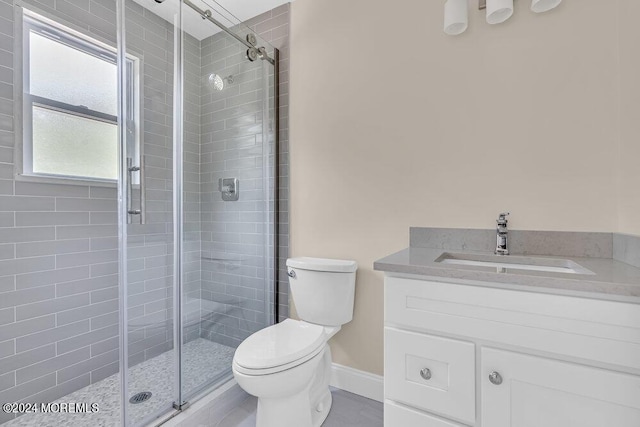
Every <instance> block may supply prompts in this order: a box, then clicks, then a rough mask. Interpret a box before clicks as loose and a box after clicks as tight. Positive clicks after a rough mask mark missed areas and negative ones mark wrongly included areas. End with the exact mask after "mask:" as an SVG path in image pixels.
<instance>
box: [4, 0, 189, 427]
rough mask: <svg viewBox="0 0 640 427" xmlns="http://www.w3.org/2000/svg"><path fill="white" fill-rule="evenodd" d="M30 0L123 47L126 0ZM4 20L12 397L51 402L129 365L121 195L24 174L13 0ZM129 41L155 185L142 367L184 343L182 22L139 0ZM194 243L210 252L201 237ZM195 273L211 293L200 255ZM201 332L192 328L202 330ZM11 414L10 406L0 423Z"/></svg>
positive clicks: (140, 319) (139, 319)
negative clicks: (178, 287) (18, 151)
mask: <svg viewBox="0 0 640 427" xmlns="http://www.w3.org/2000/svg"><path fill="white" fill-rule="evenodd" d="M23 4H24V6H25V7H27V8H29V9H31V10H33V11H35V12H38V13H40V14H42V15H44V16H46V17H50V18H52V19H54V20H56V21H58V22H60V23H61V24H63V25H66V26H68V27H70V28H72V29H76V30H78V31H81V32H83V33H85V34H87V35H89V36H91V37H94V38H96V39H99V40H101V41H104V42H106V43H109V44H111V45H115V32H116V28H115V22H116V15H115V2H114V1H104V0H100V1H94V0H83V1H75V0H74V1H69V2H67V1H65V0H56V1H55V2H53V1H42V2H37V1H35V0H33V1H31V0H29V1H28V2H25V3H23ZM0 17H1V18H2V19H1V22H0V80H1V82H0V97H1V98H0V401H2V402H12V401H17V400H27V401H51V400H53V399H56V398H59V397H61V396H63V395H66V394H67V393H70V392H72V391H74V390H77V389H78V388H81V387H84V386H86V385H88V384H90V383H93V382H96V381H99V380H101V379H102V378H104V377H106V376H109V375H111V374H113V373H115V372H117V371H118V286H117V285H118V276H117V271H118V263H117V256H118V253H117V237H116V236H117V217H116V206H117V204H116V191H115V188H114V187H101V186H84V185H68V184H67V183H66V182H65V181H63V180H61V181H59V183H56V184H44V183H34V182H25V181H16V180H15V179H14V143H15V141H14V122H13V114H14V113H13V100H14V96H15V95H14V87H13V83H14V82H13V76H14V69H13V67H14V62H13V61H14V51H13V50H14V45H13V43H14V40H13V24H14V4H13V3H12V2H1V3H0ZM127 42H128V47H129V48H130V53H132V54H134V55H136V56H138V57H140V59H141V60H142V62H143V64H144V65H143V76H142V82H143V93H142V100H143V101H142V104H143V110H142V116H143V117H142V120H143V126H144V136H143V141H144V153H145V163H146V173H145V176H146V184H147V224H146V225H144V226H141V225H132V226H130V242H129V243H130V245H129V247H130V251H129V279H130V286H129V289H130V291H129V294H130V295H129V306H130V309H129V316H130V325H129V328H128V329H129V334H128V335H129V336H128V339H129V344H130V347H129V348H130V363H131V364H135V363H138V362H141V361H143V360H145V359H148V358H150V357H153V356H155V355H157V354H158V353H161V352H163V351H165V350H167V349H168V348H170V347H171V346H172V335H171V327H170V322H169V320H170V318H171V316H172V313H171V307H172V301H171V298H170V287H171V286H172V271H171V265H172V263H173V260H172V256H171V253H172V237H171V236H172V233H173V230H172V214H171V212H172V204H171V190H172V148H171V147H172V125H171V124H172V120H173V118H172V108H173V107H172V103H173V99H172V97H171V92H172V82H173V48H172V46H173V29H172V27H171V26H170V25H169V24H168V23H167V22H165V21H163V20H161V19H160V18H158V17H157V16H155V15H153V14H150V13H149V12H147V11H146V10H144V9H143V8H141V7H140V6H138V5H137V4H135V3H133V2H128V3H127ZM185 49H186V50H187V52H189V53H190V54H188V55H187V56H188V58H187V62H186V64H185V69H186V74H187V77H186V80H187V84H186V85H185V86H186V91H187V97H188V98H189V97H190V99H191V100H192V101H193V99H194V96H195V97H196V98H197V97H198V94H199V90H198V88H197V86H198V84H199V81H198V80H197V79H198V75H199V70H200V62H199V41H197V40H195V39H193V38H190V36H188V37H187V40H186V42H185ZM196 58H197V59H196ZM194 80H195V82H194ZM194 94H195V95H194ZM199 108H200V107H199V102H191V103H189V102H187V103H186V105H185V109H186V114H185V116H186V121H187V125H186V126H185V127H186V129H185V132H186V133H185V141H186V142H185V150H186V151H188V152H189V154H188V155H187V156H186V157H187V160H186V163H185V169H186V175H187V179H186V182H185V191H186V192H187V197H188V198H192V197H193V195H194V194H196V195H197V194H198V191H199V184H198V182H197V181H196V180H197V178H198V172H199V165H198V156H199ZM194 117H195V118H198V120H197V121H196V120H194ZM196 197H199V196H196ZM190 200H191V199H190ZM185 210H186V212H187V213H186V216H187V218H188V220H189V221H190V223H189V224H188V225H186V226H185V228H186V229H188V228H192V227H196V228H197V227H199V224H198V223H199V206H198V203H197V202H196V203H195V204H191V205H189V206H188V207H186V209H185ZM191 212H198V214H197V215H195V214H191V215H190V213H191ZM194 218H195V221H196V224H197V225H193V224H192V222H193V221H194ZM194 236H195V239H196V241H195V242H194V241H193V240H194ZM185 246H186V249H187V250H190V251H197V253H198V259H199V246H200V244H199V236H198V235H197V233H196V234H195V235H194V234H193V233H191V234H190V235H189V236H188V242H187V244H186V245H185ZM187 257H189V253H187ZM185 270H186V272H187V273H188V274H187V277H188V280H187V281H188V283H187V287H188V289H196V291H195V292H196V293H198V294H199V288H200V282H199V274H200V272H199V270H200V268H199V261H198V263H193V262H189V263H187V264H186V265H185ZM196 311H197V312H198V314H199V304H198V306H197V310H196ZM192 317H194V316H192ZM195 317H196V318H197V317H198V316H197V315H196V316H195ZM196 329H197V332H195V333H193V332H191V333H190V334H189V333H188V336H190V337H196V336H198V335H199V327H196ZM192 330H193V327H192V328H191V329H190V331H192ZM7 417H8V416H7V415H6V414H0V422H1V421H5V420H6V419H7Z"/></svg>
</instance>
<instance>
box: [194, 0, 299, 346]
mask: <svg viewBox="0 0 640 427" xmlns="http://www.w3.org/2000/svg"><path fill="white" fill-rule="evenodd" d="M245 24H246V25H248V26H249V27H251V28H252V29H253V30H254V31H256V33H257V34H258V35H259V36H260V37H262V38H263V39H264V40H266V41H267V42H269V43H271V44H272V45H273V46H274V47H276V48H278V49H279V50H280V59H281V62H280V76H279V78H280V82H281V85H280V123H279V125H280V140H279V150H280V153H279V154H280V155H279V159H280V163H279V169H280V179H279V182H278V186H279V188H278V189H279V195H280V199H279V200H278V208H279V210H280V215H279V218H278V219H277V220H278V221H279V230H280V235H279V236H278V239H277V240H278V245H279V262H278V266H279V267H280V271H279V274H278V279H279V280H278V288H279V301H280V305H279V318H280V320H282V319H284V318H286V317H288V314H289V312H288V280H287V275H286V269H285V265H284V264H285V261H286V258H287V257H288V240H289V239H288V218H289V216H288V142H289V141H288V125H287V123H288V105H289V102H288V69H289V66H288V63H289V62H288V55H289V53H288V49H289V5H288V4H287V5H284V6H281V7H278V8H276V9H274V10H272V11H269V12H266V13H264V14H262V15H259V16H257V17H255V18H253V19H251V20H249V21H247V22H246V23H245ZM244 54H245V48H244V47H242V46H238V44H237V43H235V41H234V40H233V39H231V38H230V37H229V36H228V35H226V34H224V33H218V34H216V35H214V36H212V37H210V38H208V39H205V40H203V41H202V78H203V79H206V77H207V76H208V75H209V74H210V73H216V74H218V75H220V76H223V77H227V76H229V75H231V76H233V83H232V84H231V85H229V86H228V87H227V88H225V90H224V91H221V92H215V91H209V92H208V93H205V94H204V95H203V96H202V155H201V157H200V159H201V172H202V173H201V186H202V196H201V201H202V256H203V259H205V260H208V261H203V265H202V322H201V329H202V336H203V337H204V338H207V339H211V340H213V341H216V342H220V343H222V344H226V345H230V346H233V347H235V346H237V345H238V344H239V343H240V342H242V340H243V339H245V338H246V337H247V336H249V335H250V334H251V333H253V332H255V331H256V330H258V329H260V328H261V327H262V322H264V319H265V316H266V315H267V314H268V315H272V313H265V310H266V309H265V301H264V299H265V297H266V296H265V295H264V286H263V275H264V268H263V265H262V264H261V261H262V259H263V258H262V257H263V255H264V241H263V239H264V234H263V231H264V230H263V224H264V213H263V211H261V210H262V205H263V204H264V197H263V194H262V186H263V181H262V169H261V161H262V143H263V140H262V119H263V118H262V115H263V110H262V103H261V99H262V97H263V96H265V94H263V93H262V92H261V88H262V84H261V79H262V69H261V67H262V64H260V63H259V62H258V63H253V64H252V63H248V62H247V61H246V60H245V59H244ZM272 89H273V88H271V90H272ZM271 95H272V94H271ZM271 113H273V112H271ZM272 154H273V153H272ZM232 177H235V178H239V179H240V194H241V197H240V201H238V202H224V201H222V200H221V198H220V193H219V192H216V191H213V192H212V189H215V188H216V187H217V181H218V179H219V178H232ZM270 244H271V245H272V244H273V242H272V241H271V242H270ZM221 254H223V256H221ZM234 255H235V256H234ZM269 273H271V270H269Z"/></svg>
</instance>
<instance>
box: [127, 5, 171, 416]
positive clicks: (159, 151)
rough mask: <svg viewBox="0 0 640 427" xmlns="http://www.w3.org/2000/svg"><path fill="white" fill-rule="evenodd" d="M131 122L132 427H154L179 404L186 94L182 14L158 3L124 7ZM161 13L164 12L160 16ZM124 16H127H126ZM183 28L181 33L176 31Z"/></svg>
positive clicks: (129, 362) (129, 333)
mask: <svg viewBox="0 0 640 427" xmlns="http://www.w3.org/2000/svg"><path fill="white" fill-rule="evenodd" d="M123 1H124V4H125V10H124V44H125V46H124V49H123V51H124V52H123V53H124V54H125V55H126V59H125V62H126V64H127V67H126V70H124V71H125V74H124V76H122V78H123V81H124V83H123V85H122V86H123V90H124V92H125V93H127V92H131V93H132V94H133V95H132V96H127V95H125V101H126V102H125V105H124V106H123V109H124V110H125V111H124V113H125V114H124V116H125V118H126V120H125V121H124V122H123V123H124V124H125V126H124V127H125V129H124V131H125V135H124V136H123V138H124V139H125V141H126V144H125V149H124V150H123V153H122V156H123V158H121V162H122V168H123V173H122V175H121V180H122V192H123V199H122V200H123V202H122V204H123V206H122V207H121V208H122V211H121V212H122V213H121V224H120V226H121V227H124V233H123V234H124V237H125V238H126V242H125V244H124V245H123V247H122V250H123V252H124V254H123V256H124V264H125V266H126V277H125V278H124V281H123V283H122V284H121V286H122V288H123V289H122V293H121V295H122V299H123V303H122V307H123V316H124V324H125V325H126V326H125V328H124V337H123V342H122V344H123V347H124V350H123V351H124V359H125V360H124V366H123V379H124V385H125V387H124V388H125V392H124V394H123V400H124V403H125V405H124V408H123V409H124V415H125V425H127V426H138V425H146V424H147V423H149V422H151V421H153V420H155V419H156V418H158V417H160V416H162V415H164V414H167V413H169V412H171V411H172V410H173V405H174V402H176V400H177V396H178V390H179V388H178V385H177V384H178V363H179V357H178V346H177V345H176V342H175V334H176V330H177V329H176V328H177V318H176V316H178V313H177V310H175V308H174V304H175V296H176V289H177V281H176V278H175V276H174V263H175V260H174V242H175V238H174V236H175V235H176V233H177V231H178V230H177V229H176V228H175V213H174V208H175V207H176V204H175V202H174V188H175V184H174V172H175V171H176V168H175V167H174V161H175V159H174V146H175V145H176V144H177V143H179V141H176V135H175V132H176V129H175V125H174V122H175V120H176V117H177V116H176V114H179V109H177V108H176V105H174V99H175V97H174V93H175V92H176V91H177V90H179V87H180V84H181V83H180V79H181V76H180V65H181V57H180V40H181V37H180V31H179V23H180V21H179V10H180V7H179V5H180V3H181V2H180V1H179V0H166V2H165V3H166V4H164V5H163V6H166V7H171V6H173V7H174V10H175V11H178V12H176V13H174V14H173V15H170V16H164V17H161V16H159V15H157V14H156V13H155V12H154V9H153V8H154V5H155V2H153V1H149V3H148V4H147V3H145V2H134V1H132V0H123ZM156 12H157V11H156ZM121 16H122V15H121ZM176 26H177V27H178V30H176V29H175V27H176Z"/></svg>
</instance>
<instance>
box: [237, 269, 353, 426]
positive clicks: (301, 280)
mask: <svg viewBox="0 0 640 427" xmlns="http://www.w3.org/2000/svg"><path fill="white" fill-rule="evenodd" d="M356 269H357V264H356V262H355V261H345V260H335V259H322V258H307V257H301V258H290V259H288V260H287V273H288V275H289V284H290V289H291V298H292V299H293V300H294V302H295V306H296V311H297V313H298V316H299V317H300V320H293V319H286V320H284V321H283V322H281V323H278V324H276V325H273V326H269V327H268V328H265V329H263V330H261V331H258V332H256V333H254V334H253V335H251V336H250V337H249V338H247V339H246V340H244V341H243V342H242V344H240V345H239V346H238V348H237V350H236V352H235V355H234V357H233V376H234V377H235V379H236V381H237V382H238V385H240V387H242V389H244V391H246V392H247V393H249V394H251V395H253V396H256V397H257V398H258V412H257V415H256V426H257V427H318V426H320V425H322V423H323V422H324V420H325V419H326V418H327V415H328V414H329V410H330V409H331V392H330V391H329V379H330V377H331V350H330V348H329V345H328V344H327V342H328V341H329V339H330V338H331V337H332V336H334V335H335V334H336V333H337V332H338V331H339V330H340V328H341V326H342V325H344V324H346V323H349V322H350V321H351V319H352V318H353V300H354V293H355V279H356Z"/></svg>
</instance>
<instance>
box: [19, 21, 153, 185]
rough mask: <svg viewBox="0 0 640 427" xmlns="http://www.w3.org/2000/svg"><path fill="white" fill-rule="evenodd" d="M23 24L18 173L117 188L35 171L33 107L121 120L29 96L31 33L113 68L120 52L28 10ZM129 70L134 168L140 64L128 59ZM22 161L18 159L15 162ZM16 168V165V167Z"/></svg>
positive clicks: (137, 152) (137, 144) (130, 143)
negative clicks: (20, 156) (92, 57)
mask: <svg viewBox="0 0 640 427" xmlns="http://www.w3.org/2000/svg"><path fill="white" fill-rule="evenodd" d="M21 18H22V19H21V24H22V31H21V33H22V34H21V36H22V42H21V55H22V60H21V62H22V64H21V66H22V81H21V82H20V83H21V85H20V86H21V88H22V94H23V96H22V111H21V112H22V114H21V119H22V120H21V121H22V123H21V127H22V138H21V140H22V141H21V148H22V150H21V154H22V159H21V162H20V164H21V165H22V168H21V170H18V175H19V176H20V177H25V178H27V179H29V178H34V179H36V180H38V181H40V180H45V181H50V180H51V181H57V180H60V179H62V180H65V181H67V182H71V183H73V182H74V181H77V182H78V183H80V184H83V183H89V184H93V183H97V184H100V183H105V184H110V185H115V183H116V182H117V179H105V178H96V177H90V176H80V175H62V174H45V173H39V172H34V171H33V106H38V107H42V108H46V109H49V110H52V111H59V112H62V113H65V114H69V115H72V116H75V117H83V118H87V119H91V120H96V121H102V122H105V123H110V124H115V125H118V117H117V116H113V115H110V114H105V113H102V112H99V111H94V110H91V109H89V108H87V107H84V106H77V105H70V104H66V103H63V102H59V101H56V100H53V99H48V98H43V97H39V96H35V95H32V94H30V64H29V58H30V50H29V49H30V33H31V32H36V33H37V34H39V35H41V36H44V37H47V38H49V39H51V40H53V41H56V42H59V43H62V44H64V45H67V46H70V47H72V48H74V49H77V50H79V51H81V52H83V53H86V54H88V55H92V56H95V57H97V58H100V59H102V60H105V61H108V62H110V63H112V64H117V51H116V49H114V48H112V47H110V46H109V45H107V44H105V43H102V42H100V41H97V40H95V39H93V38H90V37H87V36H86V35H84V34H82V33H80V32H78V31H74V30H72V29H70V28H68V27H66V26H64V25H62V24H60V23H58V22H56V21H54V20H51V19H48V18H45V17H43V16H40V15H39V14H36V13H34V12H31V11H30V10H28V9H22V13H21ZM126 60H127V62H126V67H127V87H126V96H127V100H126V103H127V111H126V114H127V117H126V118H125V123H124V125H125V126H127V128H128V132H127V135H128V136H129V138H128V139H129V140H128V141H127V151H128V153H127V155H128V156H130V157H132V158H133V159H134V162H133V164H134V165H137V166H139V165H140V159H141V156H142V151H141V148H140V133H139V130H138V129H137V127H138V126H136V124H137V123H139V120H138V117H139V105H140V93H139V91H140V88H141V86H140V60H139V59H138V58H137V57H134V56H132V55H128V54H127V56H126ZM16 160H19V159H16ZM16 164H17V163H16ZM137 178H138V177H134V181H136V182H133V184H138V183H139V182H138V181H139V180H138V179H137Z"/></svg>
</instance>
